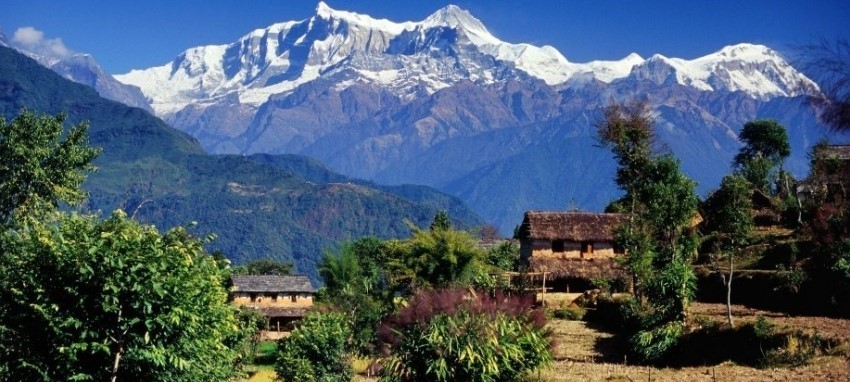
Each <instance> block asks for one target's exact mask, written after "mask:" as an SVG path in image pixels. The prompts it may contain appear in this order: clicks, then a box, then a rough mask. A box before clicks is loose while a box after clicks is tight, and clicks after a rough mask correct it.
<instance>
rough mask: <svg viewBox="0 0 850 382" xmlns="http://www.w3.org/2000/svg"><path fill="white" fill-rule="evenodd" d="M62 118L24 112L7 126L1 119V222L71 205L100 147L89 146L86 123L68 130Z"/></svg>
mask: <svg viewBox="0 0 850 382" xmlns="http://www.w3.org/2000/svg"><path fill="white" fill-rule="evenodd" d="M64 122H65V114H59V115H56V116H53V117H51V116H42V115H37V114H34V113H31V112H29V111H27V110H24V111H22V112H21V114H20V115H18V116H17V117H16V118H15V119H13V120H12V122H11V123H6V121H5V120H4V119H3V118H2V117H0V224H2V225H6V226H8V225H9V224H10V223H11V222H12V221H13V220H16V219H20V218H22V217H24V216H33V215H43V214H44V213H45V212H49V211H52V210H55V209H56V207H57V206H58V205H59V203H60V202H64V203H69V204H75V203H78V202H80V201H82V200H83V199H84V198H85V196H86V193H85V191H83V190H82V189H81V188H80V185H81V184H82V183H83V181H84V180H85V176H86V173H87V172H88V171H91V170H93V169H94V166H93V165H92V161H93V160H94V158H95V157H97V155H98V154H99V153H100V149H96V148H92V147H89V146H88V136H87V131H88V125H87V124H86V123H80V124H78V125H75V126H72V127H71V128H70V129H68V132H67V134H66V135H65V136H64V138H63V134H62V132H63V124H64Z"/></svg>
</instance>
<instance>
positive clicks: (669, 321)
mask: <svg viewBox="0 0 850 382" xmlns="http://www.w3.org/2000/svg"><path fill="white" fill-rule="evenodd" d="M597 132H598V137H599V142H600V144H601V145H602V146H603V147H606V148H609V149H610V150H611V152H612V153H613V154H614V158H615V160H616V161H617V163H618V165H619V167H618V168H617V175H616V182H617V185H618V186H619V187H620V189H622V190H623V191H624V193H625V195H624V196H623V197H622V198H621V199H620V200H618V201H615V202H614V203H612V205H611V206H609V210H616V211H617V212H624V213H628V214H629V221H628V223H626V224H625V225H624V226H623V227H620V229H619V230H618V231H617V234H616V236H617V237H616V240H617V242H618V244H619V245H620V246H621V247H622V248H624V249H625V250H626V256H625V257H624V259H623V263H624V264H625V266H626V268H627V269H628V270H629V272H630V273H631V274H632V280H633V286H634V292H635V300H633V301H632V303H631V306H630V307H628V310H629V312H631V313H629V312H627V314H628V315H631V316H633V319H634V320H635V321H637V322H639V323H640V325H638V327H637V331H636V333H634V335H633V336H632V338H631V342H632V345H633V348H634V350H635V351H637V352H638V353H639V355H641V356H642V357H644V358H653V357H657V356H659V355H660V354H661V353H663V352H664V351H666V350H667V349H669V348H670V347H671V346H672V345H673V344H675V342H676V340H677V338H678V334H677V333H680V331H676V330H671V328H676V327H680V326H681V322H682V321H683V320H684V319H685V317H686V315H687V308H688V305H689V303H690V301H691V300H692V299H693V295H694V290H695V288H696V284H695V276H694V275H693V270H692V269H691V266H690V264H691V261H692V255H693V253H694V251H695V249H696V245H697V239H696V237H695V235H694V232H693V229H692V222H693V219H694V218H695V217H696V215H697V212H696V207H697V204H698V201H699V199H698V198H697V196H696V193H695V191H694V189H695V186H696V184H695V183H694V182H693V181H692V180H690V179H688V178H687V177H686V176H685V175H684V174H682V172H681V169H680V167H679V162H678V161H677V160H676V159H675V158H674V157H673V156H672V155H670V154H658V153H657V152H656V149H655V148H654V145H655V133H654V131H653V128H652V119H651V118H650V117H649V113H648V108H647V107H646V105H643V104H641V103H630V104H626V105H618V104H612V105H609V106H608V107H606V108H605V110H604V111H603V118H602V120H601V121H600V122H599V123H598V124H597Z"/></svg>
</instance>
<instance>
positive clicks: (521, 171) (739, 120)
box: [117, 3, 835, 234]
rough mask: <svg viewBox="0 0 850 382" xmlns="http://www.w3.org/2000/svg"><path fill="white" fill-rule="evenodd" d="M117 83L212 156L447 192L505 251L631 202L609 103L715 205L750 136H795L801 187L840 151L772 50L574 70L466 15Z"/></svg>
mask: <svg viewBox="0 0 850 382" xmlns="http://www.w3.org/2000/svg"><path fill="white" fill-rule="evenodd" d="M117 78H119V79H121V80H124V81H128V82H131V83H135V84H137V85H139V86H141V88H142V90H143V91H144V92H147V93H146V95H147V97H148V98H149V99H151V100H152V101H153V108H154V110H155V111H156V112H157V113H158V115H159V116H160V117H162V118H164V119H165V120H166V121H168V122H169V123H171V124H172V125H173V126H175V127H177V128H179V129H181V130H183V131H185V132H188V133H190V134H192V135H193V136H195V137H197V138H198V139H199V141H200V142H201V143H202V145H203V146H204V148H205V149H206V150H208V151H210V152H216V153H229V154H243V155H251V154H258V153H270V154H286V153H292V154H301V155H308V156H311V157H313V158H316V159H318V160H320V161H322V162H323V163H325V164H327V165H328V166H330V167H331V168H332V169H333V170H335V171H338V172H340V173H342V174H344V175H346V176H349V177H354V178H364V179H367V180H369V181H376V182H379V183H385V184H403V183H413V184H424V185H427V186H431V187H435V188H437V189H439V190H441V191H443V192H446V193H448V194H451V195H454V196H458V197H461V198H463V199H464V201H466V202H467V203H469V205H470V206H472V207H473V208H475V209H476V210H477V211H481V212H482V213H483V214H484V217H485V218H486V219H487V220H488V221H489V222H491V223H494V224H496V225H498V226H499V228H500V229H501V231H502V232H503V233H505V234H509V233H510V232H511V231H512V229H513V227H514V225H516V224H517V223H518V222H519V221H520V220H521V218H522V211H524V210H529V209H563V208H567V207H568V206H569V208H583V209H586V210H601V209H602V208H604V206H605V205H606V204H607V202H609V201H611V200H613V199H615V198H616V197H617V195H618V191H617V189H616V187H615V186H614V185H613V183H612V182H611V179H612V178H613V161H612V159H611V157H610V153H608V152H606V151H605V150H600V149H598V148H597V147H596V146H597V145H596V142H595V138H594V137H595V129H594V126H595V123H596V121H597V120H598V118H599V115H600V112H601V109H602V108H603V107H604V106H606V105H607V104H609V103H610V102H625V101H630V100H642V101H645V102H646V103H647V105H648V106H649V107H650V113H651V115H652V116H653V117H654V118H655V120H656V127H657V130H658V134H659V137H660V141H661V142H660V143H661V144H662V145H663V146H664V147H666V148H667V149H669V150H670V151H671V152H672V153H674V154H675V155H676V156H677V157H678V158H680V159H681V161H682V167H683V168H684V169H685V171H686V173H687V174H688V175H689V176H691V177H692V178H694V179H695V180H696V181H698V183H699V191H700V192H701V193H706V192H708V191H709V190H711V189H712V188H713V187H715V186H716V185H717V183H718V182H719V180H720V178H722V176H723V174H725V173H727V172H728V171H729V170H730V169H729V163H730V162H731V158H732V156H734V153H735V152H736V151H737V150H738V149H739V147H740V142H739V141H738V139H737V134H738V131H739V130H740V128H741V126H742V125H743V124H744V123H745V122H746V121H748V120H752V119H759V118H770V119H777V120H778V121H779V122H780V123H782V124H784V125H785V126H786V127H787V128H788V129H789V136H790V137H791V139H792V142H791V145H792V148H793V152H792V156H791V158H790V159H789V160H788V163H787V168H788V169H790V170H791V171H793V172H794V173H795V174H796V175H797V176H799V177H802V176H803V175H805V171H806V168H807V167H806V163H807V159H806V152H807V150H808V148H809V147H810V146H811V145H812V144H814V142H815V141H817V140H818V139H820V138H823V137H833V138H834V137H835V135H834V134H832V133H828V132H826V130H825V129H823V126H821V125H820V123H819V122H818V121H817V118H816V111H815V110H813V109H812V108H811V105H808V104H807V103H806V102H805V101H806V98H807V97H810V96H813V95H818V94H819V90H818V86H817V84H815V83H814V82H812V81H811V80H810V79H808V78H807V77H806V76H805V75H803V74H802V73H800V72H799V71H797V70H796V69H794V68H793V67H792V66H791V65H790V64H789V63H788V62H787V61H786V60H785V59H784V58H782V55H781V54H779V53H778V52H776V51H774V50H772V49H771V48H769V47H766V46H763V45H755V44H748V43H742V44H737V45H730V46H728V47H723V48H721V49H719V50H717V51H715V52H712V53H709V54H707V55H704V56H702V57H698V58H695V59H690V60H685V59H679V58H668V57H665V56H663V55H652V56H650V57H649V58H644V57H641V56H639V55H636V54H631V55H628V56H626V57H624V58H623V59H620V60H613V61H591V62H587V63H574V62H570V61H569V60H567V58H566V57H564V55H563V54H561V53H560V52H558V51H557V50H556V49H554V48H552V47H547V46H543V47H538V46H534V45H530V44H523V43H517V44H515V43H509V42H504V41H501V40H499V39H498V38H497V37H495V36H493V35H492V34H491V33H490V32H489V30H488V29H487V28H486V26H484V25H483V23H481V22H480V20H477V19H476V18H475V17H474V16H473V15H471V14H469V13H468V12H466V11H464V10H462V9H460V8H458V7H456V6H449V7H445V8H442V9H440V10H437V11H435V12H434V13H433V14H432V15H430V16H428V17H426V18H425V19H423V20H422V21H405V22H399V23H397V22H393V21H389V20H384V19H380V20H378V19H375V18H372V17H370V16H368V15H361V14H357V13H355V12H349V11H338V10H335V9H332V8H331V7H329V6H327V4H324V3H320V4H319V5H318V6H317V10H316V13H315V14H314V15H312V16H311V17H308V18H306V19H304V20H300V21H288V22H283V23H276V24H273V25H271V26H269V27H267V28H261V29H256V30H254V31H251V32H249V33H247V34H245V35H244V36H243V37H241V38H239V39H238V40H236V41H235V42H233V43H230V44H223V45H211V46H202V47H195V48H190V49H187V50H185V51H184V52H182V53H180V54H179V55H178V57H177V59H175V60H173V61H171V62H169V63H167V64H165V65H162V66H158V67H154V68H150V69H147V70H136V71H133V72H130V73H128V74H125V75H119V76H117Z"/></svg>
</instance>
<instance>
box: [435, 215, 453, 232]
mask: <svg viewBox="0 0 850 382" xmlns="http://www.w3.org/2000/svg"><path fill="white" fill-rule="evenodd" d="M430 229H431V230H432V231H436V230H443V231H445V230H450V229H452V221H451V219H449V213H448V212H446V210H440V211H439V212H437V214H436V215H434V220H433V221H432V222H431V227H430Z"/></svg>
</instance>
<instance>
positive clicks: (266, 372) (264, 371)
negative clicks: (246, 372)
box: [248, 365, 277, 382]
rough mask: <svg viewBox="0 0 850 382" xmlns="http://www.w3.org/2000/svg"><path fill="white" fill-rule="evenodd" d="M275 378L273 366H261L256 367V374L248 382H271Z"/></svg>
mask: <svg viewBox="0 0 850 382" xmlns="http://www.w3.org/2000/svg"><path fill="white" fill-rule="evenodd" d="M275 378H277V374H275V372H274V367H273V366H269V365H261V366H258V367H257V372H256V373H254V375H252V376H251V378H249V379H248V382H272V381H274V380H275Z"/></svg>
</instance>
